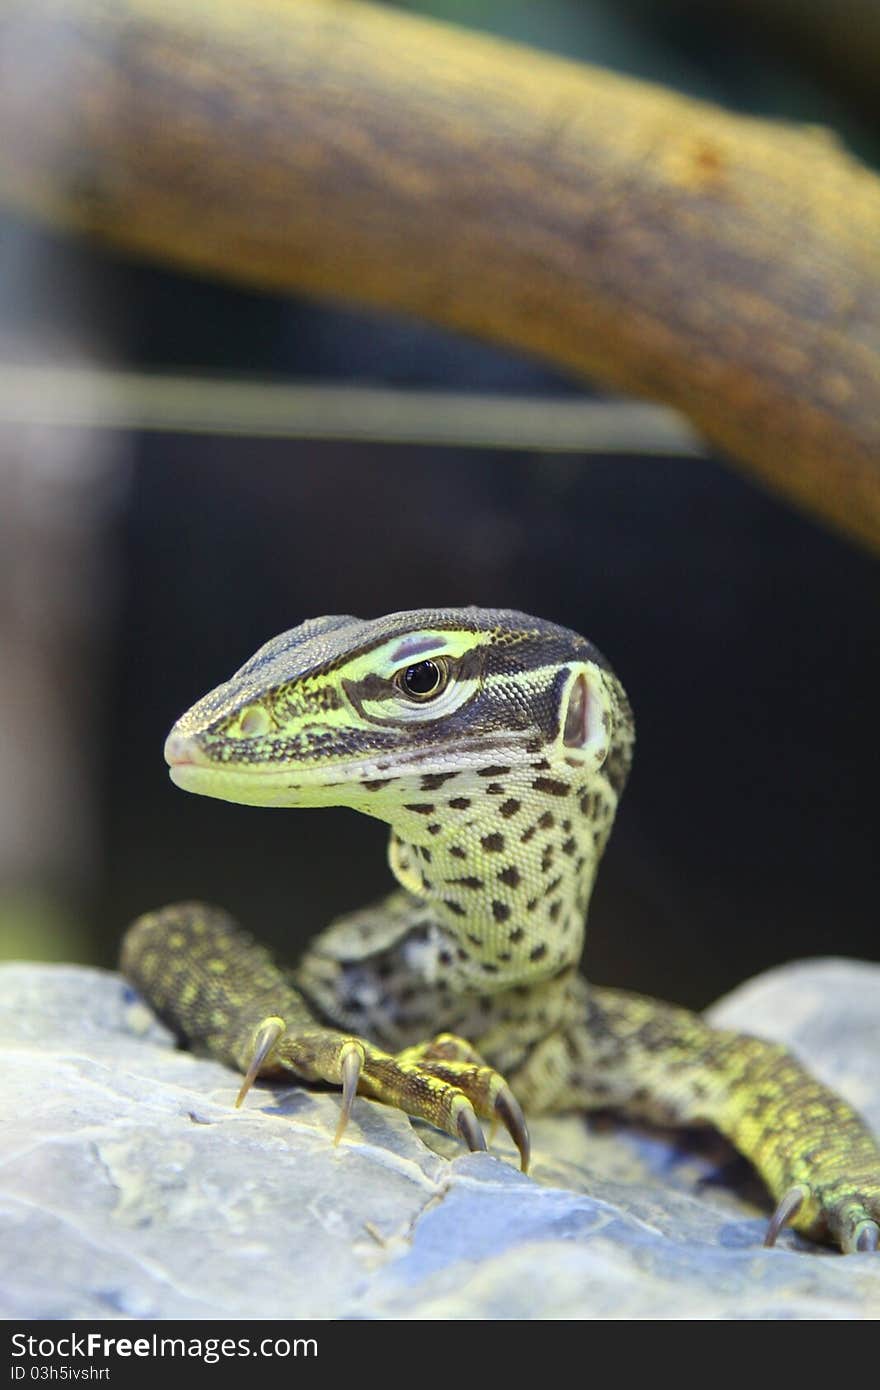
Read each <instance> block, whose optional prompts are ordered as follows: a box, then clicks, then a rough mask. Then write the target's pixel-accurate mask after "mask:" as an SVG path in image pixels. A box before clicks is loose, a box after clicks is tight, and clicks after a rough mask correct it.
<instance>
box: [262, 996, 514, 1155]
mask: <svg viewBox="0 0 880 1390" xmlns="http://www.w3.org/2000/svg"><path fill="white" fill-rule="evenodd" d="M290 1072H295V1073H296V1074H297V1075H298V1076H300V1077H302V1078H303V1079H305V1080H307V1081H326V1082H328V1083H330V1084H331V1085H337V1086H341V1087H342V1108H341V1112H340V1117H339V1124H338V1126H337V1129H336V1136H335V1139H334V1142H335V1143H339V1140H340V1139H341V1138H342V1135H343V1133H344V1132H345V1128H346V1125H347V1123H348V1119H349V1116H350V1114H351V1108H352V1105H353V1103H354V1098H355V1095H356V1094H358V1093H360V1094H361V1095H366V1096H370V1097H371V1098H372V1099H374V1100H380V1101H384V1102H385V1103H386V1104H387V1105H393V1106H396V1107H397V1108H398V1109H399V1110H403V1111H405V1113H406V1114H408V1115H412V1116H414V1117H415V1118H417V1119H422V1120H426V1121H427V1122H428V1123H429V1124H432V1125H434V1126H435V1128H437V1129H442V1130H444V1131H445V1132H446V1133H447V1134H451V1135H453V1136H454V1137H455V1138H458V1139H463V1140H464V1141H465V1143H466V1144H467V1146H468V1148H469V1149H471V1150H485V1149H486V1140H485V1138H484V1136H483V1131H482V1129H481V1127H480V1124H479V1120H480V1119H485V1120H491V1121H492V1122H493V1123H495V1122H499V1121H500V1123H501V1124H503V1125H504V1127H505V1129H506V1130H507V1131H508V1133H509V1134H510V1136H511V1138H512V1139H513V1142H514V1143H515V1144H516V1147H517V1149H518V1150H519V1154H520V1166H521V1168H522V1171H523V1172H527V1171H528V1165H529V1153H530V1149H529V1134H528V1128H527V1126H526V1122H525V1118H524V1116H523V1113H522V1110H521V1108H520V1106H519V1103H518V1102H517V1100H516V1097H515V1096H514V1094H513V1092H512V1091H511V1089H510V1087H509V1086H508V1084H507V1082H506V1081H505V1080H504V1078H503V1076H501V1075H500V1074H499V1073H498V1072H496V1071H494V1070H493V1068H491V1067H489V1066H487V1065H486V1063H485V1062H484V1061H483V1060H482V1058H481V1057H480V1056H479V1054H478V1053H477V1052H475V1051H474V1049H473V1048H472V1047H471V1046H470V1044H469V1043H466V1042H465V1041H464V1040H463V1039H461V1038H456V1037H454V1036H453V1035H452V1034H441V1036H440V1037H439V1038H435V1039H434V1040H433V1041H432V1042H429V1043H423V1044H421V1045H419V1046H418V1047H411V1048H407V1049H406V1050H405V1051H404V1052H401V1053H399V1054H397V1056H392V1055H391V1054H390V1053H387V1052H383V1051H382V1050H381V1048H378V1047H375V1046H374V1045H373V1044H372V1043H369V1042H367V1041H365V1040H364V1039H363V1038H356V1037H347V1036H346V1035H345V1034H341V1033H336V1032H334V1031H333V1030H331V1029H329V1028H328V1029H323V1028H315V1029H313V1030H312V1029H310V1030H308V1031H305V1032H303V1033H297V1032H288V1031H287V1028H286V1025H285V1021H284V1019H283V1018H281V1017H280V1016H278V1015H270V1016H268V1017H266V1018H263V1019H261V1020H260V1022H259V1023H258V1024H257V1027H256V1028H255V1029H254V1030H253V1033H252V1035H251V1046H250V1055H249V1060H248V1064H247V1068H246V1073H245V1077H244V1081H243V1082H242V1085H241V1089H240V1090H239V1093H238V1098H237V1100H236V1105H241V1103H242V1101H243V1100H244V1098H245V1096H246V1095H247V1092H248V1091H249V1090H250V1087H251V1086H252V1084H253V1082H254V1081H255V1080H256V1078H257V1077H258V1076H265V1077H272V1076H278V1075H282V1074H289V1073H290Z"/></svg>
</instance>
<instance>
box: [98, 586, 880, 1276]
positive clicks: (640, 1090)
mask: <svg viewBox="0 0 880 1390" xmlns="http://www.w3.org/2000/svg"><path fill="white" fill-rule="evenodd" d="M633 739H634V727H633V720H632V714H631V711H630V707H629V703H628V700H627V697H626V694H625V693H624V690H623V688H622V686H621V685H620V683H619V681H618V680H617V678H616V676H615V675H614V673H613V672H612V671H611V669H610V667H609V666H608V663H607V662H606V661H605V659H604V657H602V656H601V654H600V653H599V652H598V651H597V650H596V648H595V647H593V646H592V645H591V644H590V643H589V642H587V641H586V640H585V639H584V638H583V637H580V636H578V635H577V634H576V633H573V632H570V631H568V630H567V629H565V628H561V627H557V626H556V625H554V624H552V623H547V622H543V621H541V620H540V619H537V618H531V617H529V616H527V615H526V614H522V613H517V612H513V611H509V610H495V609H479V608H464V609H437V610H417V611H414V612H405V613H395V614H391V615H389V616H388V617H385V618H380V619H374V620H369V621H364V620H361V619H357V618H352V617H328V618H319V619H314V620H310V621H309V622H306V623H303V624H302V625H301V626H300V627H298V628H294V629H292V630H291V631H290V632H287V633H283V634H282V635H281V636H280V637H277V638H275V639H273V640H272V641H271V642H269V643H267V644H266V646H265V647H263V648H261V649H260V651H259V652H257V653H256V655H255V656H254V657H252V658H251V660H250V661H248V662H247V663H246V664H245V666H243V667H242V669H241V670H240V671H239V672H237V674H236V675H234V676H233V677H232V679H231V680H230V681H227V682H226V683H225V684H224V685H222V686H219V687H218V688H217V689H216V690H214V691H212V692H211V693H210V694H208V695H207V696H205V697H204V698H203V699H202V700H200V701H199V702H198V703H197V704H196V705H195V706H194V707H193V708H192V709H191V710H189V711H188V712H187V713H186V714H184V715H183V716H182V717H181V719H179V720H178V722H177V724H176V725H175V726H174V729H173V730H172V732H171V735H170V736H169V739H168V741H167V744H166V758H167V760H168V762H169V764H170V767H171V776H172V780H174V781H175V783H176V784H177V785H179V786H181V787H183V788H184V789H186V790H190V791H193V792H196V793H199V794H202V795H207V796H215V797H220V798H222V799H225V800H230V801H235V802H243V803H245V804H250V805H264V806H266V805H270V806H292V807H293V806H326V805H333V806H350V807H353V808H354V809H356V810H359V811H361V812H363V813H365V814H367V815H371V816H376V817H379V818H380V819H382V820H384V821H386V822H387V823H388V824H389V826H390V827H391V835H390V842H389V854H388V858H389V865H390V868H391V871H392V873H393V874H394V877H395V878H396V879H397V882H398V885H399V887H398V889H397V890H396V891H395V892H393V893H391V894H390V895H389V896H388V897H387V898H385V899H384V900H383V901H382V902H380V903H378V904H376V905H374V906H372V907H369V908H366V909H364V910H363V911H360V912H356V913H352V914H349V915H348V916H346V917H344V918H341V919H340V920H338V921H337V922H335V923H333V924H332V925H331V926H330V927H329V928H328V929H327V930H326V931H325V932H323V933H322V934H321V935H320V936H319V937H318V938H317V939H316V940H315V941H314V942H313V943H312V945H311V947H310V949H309V950H308V952H307V954H306V955H305V957H304V958H303V960H302V961H301V962H300V964H299V966H298V967H297V969H295V970H294V971H291V972H284V971H282V970H281V969H279V967H278V966H276V965H275V964H274V963H273V962H272V960H271V959H270V957H269V955H268V953H267V952H266V951H265V950H264V949H263V948H262V947H260V946H258V945H256V944H254V943H253V942H252V941H251V940H250V938H249V937H248V936H247V935H246V933H244V932H243V931H241V930H240V929H239V928H238V927H237V926H236V925H235V924H234V923H233V922H232V921H231V919H230V918H228V917H227V916H226V914H225V913H223V912H221V911H220V910H219V909H217V908H211V907H207V906H205V905H204V904H199V903H183V904H177V905H174V906H172V907H167V908H164V909H161V910H160V911H158V912H153V913H147V914H146V915H145V916H143V917H141V918H139V919H138V921H137V922H135V923H134V924H133V925H132V926H131V927H130V928H129V930H128V932H127V934H126V937H125V940H124V943H123V949H122V968H123V970H124V972H125V974H126V975H127V976H128V978H129V979H130V980H131V981H132V982H133V983H134V985H135V986H136V987H137V988H138V989H139V990H140V991H141V992H142V993H143V995H144V996H145V998H146V999H147V1000H148V1001H149V1002H150V1004H151V1005H152V1007H153V1008H154V1009H155V1010H156V1012H157V1013H158V1014H159V1015H160V1017H161V1018H163V1019H164V1020H165V1022H167V1023H168V1024H169V1025H170V1027H171V1028H172V1029H173V1030H174V1031H175V1032H176V1034H177V1035H178V1037H179V1038H180V1039H181V1040H182V1041H184V1042H185V1043H187V1044H188V1045H190V1046H191V1047H193V1048H194V1049H195V1050H197V1051H200V1052H204V1053H207V1054H209V1055H211V1056H213V1057H216V1058H218V1059H219V1060H221V1061H224V1062H226V1063H227V1064H229V1065H230V1066H232V1067H235V1068H237V1069H238V1070H239V1071H241V1072H243V1073H245V1082H244V1085H243V1087H242V1092H241V1094H240V1099H241V1097H242V1096H243V1094H244V1092H245V1091H246V1090H247V1087H248V1086H249V1085H250V1083H251V1082H252V1080H253V1079H254V1078H255V1077H256V1076H257V1075H259V1076H263V1077H281V1076H294V1077H297V1078H300V1079H302V1080H305V1081H324V1082H329V1083H330V1084H334V1085H338V1086H340V1087H341V1088H342V1092H343V1098H342V1108H341V1115H340V1129H339V1133H340V1134H341V1133H342V1130H343V1129H344V1126H345V1122H346V1120H347V1117H348V1114H349V1111H350V1109H351V1105H352V1102H353V1098H354V1095H355V1093H356V1092H357V1093H359V1094H362V1095H367V1096H371V1097H374V1098H376V1099H379V1100H382V1101H385V1102H387V1103H389V1104H391V1105H396V1106H398V1107H399V1108H401V1109H403V1110H405V1111H406V1112H407V1113H409V1114H411V1115H415V1116H418V1117H420V1118H422V1119H425V1120H428V1121H429V1122H430V1123H432V1124H434V1125H436V1126H437V1127H438V1128H441V1129H443V1130H446V1131H447V1132H449V1133H451V1134H454V1135H457V1136H459V1137H461V1138H462V1139H463V1140H464V1141H465V1142H466V1143H467V1144H468V1145H469V1146H470V1147H471V1148H481V1147H484V1146H485V1140H484V1138H483V1135H482V1130H481V1128H480V1126H479V1124H478V1123H477V1120H478V1119H487V1120H488V1119H491V1120H500V1121H501V1122H502V1123H503V1124H504V1125H505V1126H506V1127H507V1128H508V1130H509V1131H510V1132H511V1134H512V1135H513V1137H514V1139H515V1141H516V1143H517V1145H518V1147H519V1149H520V1153H521V1155H522V1165H523V1167H524V1168H526V1167H527V1166H528V1136H527V1131H526V1126H525V1121H524V1119H523V1116H522V1112H521V1110H520V1106H522V1107H524V1108H525V1110H526V1111H527V1112H530V1113H533V1114H535V1113H540V1112H542V1111H553V1110H568V1109H593V1108H597V1107H602V1108H605V1107H614V1108H619V1109H620V1110H621V1111H623V1112H625V1113H626V1114H628V1115H631V1116H633V1117H637V1118H643V1119H647V1120H650V1121H652V1122H658V1123H661V1124H667V1125H688V1126H693V1125H697V1124H708V1125H713V1126H715V1127H716V1128H717V1129H718V1130H719V1131H720V1132H721V1133H722V1134H724V1135H726V1136H727V1138H728V1139H730V1141H731V1142H732V1143H733V1144H734V1145H735V1146H736V1148H737V1149H738V1150H739V1151H740V1152H741V1153H742V1154H744V1155H745V1157H746V1158H748V1159H749V1160H750V1162H751V1163H752V1164H753V1165H754V1167H755V1168H756V1169H757V1171H758V1172H759V1173H760V1175H761V1176H762V1178H763V1179H764V1181H765V1183H766V1185H767V1187H768V1189H769V1190H770V1193H771V1194H772V1196H773V1198H774V1199H775V1201H776V1203H777V1207H776V1212H775V1214H774V1217H773V1219H772V1221H771V1223H770V1229H769V1232H768V1240H767V1243H772V1242H773V1240H775V1238H776V1235H777V1233H778V1231H779V1229H780V1228H781V1227H782V1225H784V1224H785V1223H787V1222H790V1223H791V1224H792V1225H793V1226H795V1227H796V1228H797V1229H798V1230H799V1231H801V1232H802V1233H804V1234H806V1235H809V1236H812V1237H814V1238H817V1239H824V1240H827V1241H829V1242H831V1243H833V1244H835V1245H837V1246H838V1247H840V1248H841V1249H843V1250H844V1251H870V1250H876V1248H877V1245H878V1236H880V1228H878V1223H880V1148H878V1145H877V1143H876V1142H875V1140H874V1139H873V1137H872V1136H871V1134H870V1133H869V1131H868V1130H867V1129H866V1127H865V1125H864V1124H863V1122H862V1121H861V1120H860V1119H859V1117H858V1116H857V1115H856V1114H855V1112H854V1111H853V1110H852V1109H851V1108H850V1107H849V1106H848V1105H847V1104H846V1103H845V1102H844V1101H843V1100H841V1099H840V1098H839V1097H838V1096H836V1095H835V1094H834V1093H833V1092H832V1091H830V1090H828V1089H827V1088H826V1087H824V1086H822V1085H821V1084H820V1083H819V1082H817V1081H816V1080H814V1079H813V1078H812V1077H811V1076H810V1074H809V1073H808V1072H807V1071H806V1070H805V1069H804V1068H803V1067H802V1066H801V1065H800V1064H799V1063H798V1062H797V1060H796V1059H795V1058H794V1057H793V1056H792V1055H791V1054H790V1053H789V1052H788V1051H787V1050H786V1049H785V1048H783V1047H781V1046H779V1045H777V1044H774V1043H769V1042H764V1041H762V1040H760V1039H757V1038H752V1037H748V1036H746V1035H743V1034H738V1033H732V1032H726V1031H721V1030H717V1029H712V1028H710V1027H708V1025H707V1024H706V1023H704V1022H703V1020H702V1019H701V1018H700V1017H699V1016H697V1015H695V1014H692V1013H689V1012H688V1011H686V1010H684V1009H680V1008H676V1007H674V1006H673V1005H669V1004H664V1003H661V1002H659V1001H656V1000H652V999H647V998H644V997H641V996H639V995H634V994H627V993H624V992H622V991H618V990H611V989H600V988H597V987H594V986H590V985H588V984H587V982H586V980H585V979H584V978H583V977H582V976H581V975H580V974H579V973H578V964H579V961H580V958H581V953H582V949H583V941H584V924H585V918H586V913H587V908H588V905H589V900H590V895H591V892H592V887H593V882H594V879H595V874H596V869H597V867H598V863H599V860H600V858H601V855H602V852H603V850H604V848H605V844H606V842H607V839H608V836H609V833H610V830H611V826H612V822H613V820H614V815H615V812H616V809H617V803H618V799H619V797H620V794H621V791H622V790H623V786H624V783H625V781H626V776H627V773H628V770H629V765H630V761H631V756H632V747H633ZM426 1039H427V1041H426ZM337 1137H338V1136H337Z"/></svg>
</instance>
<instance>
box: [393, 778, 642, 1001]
mask: <svg viewBox="0 0 880 1390" xmlns="http://www.w3.org/2000/svg"><path fill="white" fill-rule="evenodd" d="M424 781H427V782H429V785H428V786H427V787H426V786H424V783H423V785H422V787H421V789H420V791H419V794H418V795H417V796H416V795H414V796H413V798H412V800H411V801H410V802H408V803H407V804H406V805H404V806H401V807H400V808H399V809H398V811H397V813H396V814H395V816H394V819H393V821H392V834H391V840H390V844H389V862H390V865H391V869H392V872H393V873H394V875H395V877H396V878H397V880H398V882H399V883H400V884H401V885H402V886H403V887H404V888H405V889H406V890H407V891H408V892H409V893H410V894H412V895H413V897H415V898H416V899H418V900H419V901H420V902H421V903H422V904H424V905H425V906H430V908H431V915H432V917H433V918H434V919H435V920H436V923H437V926H438V935H439V938H440V939H439V942H438V950H439V951H440V954H441V959H442V962H443V966H444V969H445V971H446V972H448V974H449V975H452V976H454V977H455V980H456V986H457V988H459V989H463V990H479V991H481V992H483V993H486V992H495V991H497V990H502V989H508V988H510V987H511V986H512V985H516V984H519V983H523V982H525V981H528V982H530V983H531V982H537V981H539V980H541V979H546V978H549V977H552V976H555V975H557V974H559V973H560V972H561V971H563V970H566V969H569V968H570V967H571V966H572V965H574V964H576V963H577V962H578V961H579V959H580V956H581V953H582V949H583V941H584V924H585V918H586V912H587V906H588V904H589V900H590V895H591V892H592V888H593V882H594V879H595V875H596V869H597V867H598V864H599V860H600V858H601V855H602V851H603V850H604V848H605V842H606V840H607V838H608V835H609V832H610V830H611V824H612V821H613V819H614V813H615V810H616V807H617V793H616V791H615V790H614V788H613V787H612V786H611V784H610V783H609V781H608V779H607V777H605V776H603V775H602V773H601V771H597V770H596V769H595V768H593V769H586V768H584V767H583V766H579V765H577V764H576V763H574V760H572V765H563V766H562V767H558V766H556V765H555V764H553V765H551V764H550V762H549V761H548V760H547V759H546V758H540V757H538V758H535V759H534V760H533V761H532V762H531V763H530V764H528V765H526V766H522V765H520V766H519V767H517V768H510V767H506V766H504V765H502V764H492V765H488V766H486V767H485V768H481V769H480V770H479V771H478V772H476V773H475V772H473V771H468V772H466V773H450V774H437V775H434V776H433V777H431V778H426V779H424Z"/></svg>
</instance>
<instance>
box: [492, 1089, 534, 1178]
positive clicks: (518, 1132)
mask: <svg viewBox="0 0 880 1390" xmlns="http://www.w3.org/2000/svg"><path fill="white" fill-rule="evenodd" d="M495 1114H496V1115H497V1116H498V1118H499V1119H500V1120H501V1122H502V1124H503V1125H504V1128H505V1129H506V1130H507V1132H508V1134H509V1135H510V1137H511V1139H512V1140H513V1142H514V1144H516V1147H517V1148H518V1149H519V1160H520V1162H519V1166H520V1169H521V1171H522V1172H523V1173H527V1172H528V1171H529V1161H530V1159H531V1145H530V1142H529V1130H528V1126H527V1124H526V1118H525V1115H524V1114H523V1112H522V1106H521V1105H520V1103H519V1101H518V1100H517V1098H516V1096H515V1095H514V1094H513V1091H512V1090H511V1089H510V1087H509V1086H508V1085H507V1084H505V1085H504V1087H503V1088H502V1089H501V1090H500V1091H499V1092H498V1095H497V1096H496V1097H495Z"/></svg>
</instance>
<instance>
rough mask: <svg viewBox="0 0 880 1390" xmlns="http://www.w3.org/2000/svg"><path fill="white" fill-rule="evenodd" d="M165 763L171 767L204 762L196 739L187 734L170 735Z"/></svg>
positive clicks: (166, 741) (166, 747) (166, 745)
mask: <svg viewBox="0 0 880 1390" xmlns="http://www.w3.org/2000/svg"><path fill="white" fill-rule="evenodd" d="M165 761H166V763H167V764H168V766H169V767H178V766H180V765H181V764H182V763H195V762H200V761H202V759H201V758H200V756H199V749H198V747H197V745H196V742H195V739H192V738H188V737H187V736H186V734H169V735H168V737H167V738H166V740H165Z"/></svg>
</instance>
